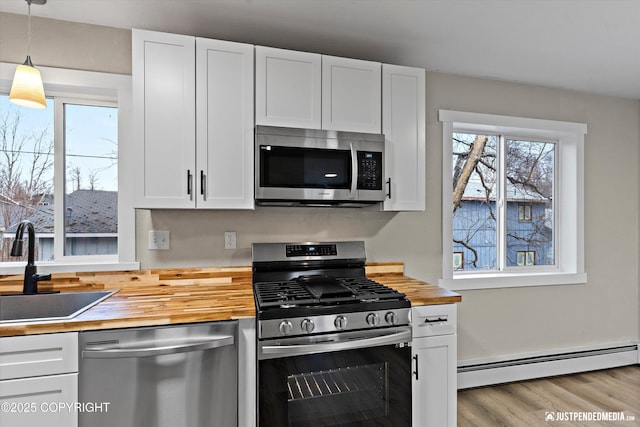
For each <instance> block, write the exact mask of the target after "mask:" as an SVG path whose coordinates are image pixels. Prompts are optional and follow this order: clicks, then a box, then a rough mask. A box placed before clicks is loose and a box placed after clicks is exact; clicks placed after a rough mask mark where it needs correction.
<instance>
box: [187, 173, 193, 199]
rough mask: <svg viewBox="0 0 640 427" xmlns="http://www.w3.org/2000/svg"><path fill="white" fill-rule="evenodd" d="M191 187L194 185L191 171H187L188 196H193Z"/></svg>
mask: <svg viewBox="0 0 640 427" xmlns="http://www.w3.org/2000/svg"><path fill="white" fill-rule="evenodd" d="M191 185H192V179H191V169H187V194H188V195H191Z"/></svg>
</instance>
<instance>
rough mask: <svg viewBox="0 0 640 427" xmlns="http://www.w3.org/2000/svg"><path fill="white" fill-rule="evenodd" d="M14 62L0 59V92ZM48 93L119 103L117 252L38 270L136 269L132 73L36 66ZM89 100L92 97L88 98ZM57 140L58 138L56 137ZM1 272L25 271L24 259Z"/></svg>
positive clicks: (3, 266)
mask: <svg viewBox="0 0 640 427" xmlns="http://www.w3.org/2000/svg"><path fill="white" fill-rule="evenodd" d="M16 65H18V64H10V63H4V62H0V92H2V93H9V90H10V88H11V81H12V80H13V74H14V72H15V68H16ZM38 69H39V70H40V72H41V73H42V79H43V83H44V89H45V93H46V94H47V95H48V96H55V97H70V98H75V99H76V100H78V99H82V98H85V99H89V100H94V101H95V100H98V101H99V100H103V101H107V102H108V101H111V102H117V106H118V183H119V184H118V255H117V257H116V256H111V255H95V256H87V257H64V259H62V260H59V261H54V262H50V261H40V262H36V265H37V266H38V268H39V271H41V272H52V273H53V272H67V271H114V270H137V269H139V268H140V264H139V263H138V262H136V261H135V211H134V209H133V194H132V190H131V186H130V185H124V183H127V182H131V181H132V179H133V170H134V167H135V163H134V161H133V159H132V157H131V155H130V152H129V147H130V146H131V128H132V123H131V113H132V102H131V76H129V75H123V74H109V73H99V72H93V71H81V70H71V69H63V68H50V67H38ZM90 102H91V101H90ZM55 139H56V140H57V139H58V138H55ZM0 271H1V272H2V274H20V273H23V272H24V262H15V263H14V262H5V263H2V264H1V267H0Z"/></svg>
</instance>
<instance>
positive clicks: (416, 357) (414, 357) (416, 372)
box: [413, 354, 418, 381]
mask: <svg viewBox="0 0 640 427" xmlns="http://www.w3.org/2000/svg"><path fill="white" fill-rule="evenodd" d="M413 360H415V361H416V370H415V371H413V373H414V374H416V381H417V380H418V355H417V354H416V355H415V356H413Z"/></svg>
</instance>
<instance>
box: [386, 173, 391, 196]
mask: <svg viewBox="0 0 640 427" xmlns="http://www.w3.org/2000/svg"><path fill="white" fill-rule="evenodd" d="M387 188H388V189H389V191H388V192H387V197H388V198H391V177H389V178H388V179H387Z"/></svg>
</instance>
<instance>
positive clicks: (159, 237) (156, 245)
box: [149, 230, 171, 251]
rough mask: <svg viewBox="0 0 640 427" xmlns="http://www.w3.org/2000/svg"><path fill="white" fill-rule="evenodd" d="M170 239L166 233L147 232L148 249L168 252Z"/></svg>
mask: <svg viewBox="0 0 640 427" xmlns="http://www.w3.org/2000/svg"><path fill="white" fill-rule="evenodd" d="M170 247H171V238H170V235H169V232H168V231H158V230H149V249H151V250H164V251H166V250H169V248H170Z"/></svg>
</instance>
